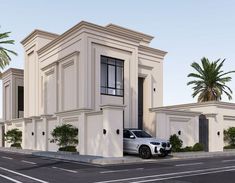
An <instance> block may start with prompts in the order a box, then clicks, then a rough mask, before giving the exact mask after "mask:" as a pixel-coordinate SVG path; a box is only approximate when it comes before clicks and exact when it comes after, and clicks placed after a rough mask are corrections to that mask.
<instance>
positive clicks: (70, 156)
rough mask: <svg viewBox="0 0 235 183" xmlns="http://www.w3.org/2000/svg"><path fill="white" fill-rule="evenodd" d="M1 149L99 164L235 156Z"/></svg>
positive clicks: (227, 153)
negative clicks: (111, 154) (113, 154)
mask: <svg viewBox="0 0 235 183" xmlns="http://www.w3.org/2000/svg"><path fill="white" fill-rule="evenodd" d="M0 151H4V152H10V153H21V154H32V155H35V156H41V157H47V158H55V159H60V160H68V161H76V162H83V163H92V164H99V165H108V164H125V163H143V162H161V161H172V160H180V159H194V158H208V157H220V156H235V150H225V151H224V152H181V153H172V154H171V155H170V156H168V157H166V158H160V157H153V158H152V159H147V160H145V159H141V158H139V157H138V156H131V155H128V156H124V157H121V158H104V157H101V156H89V155H79V153H69V152H48V151H35V150H27V149H12V148H4V147H0Z"/></svg>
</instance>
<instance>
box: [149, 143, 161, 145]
mask: <svg viewBox="0 0 235 183" xmlns="http://www.w3.org/2000/svg"><path fill="white" fill-rule="evenodd" d="M150 144H152V145H160V143H159V142H150Z"/></svg>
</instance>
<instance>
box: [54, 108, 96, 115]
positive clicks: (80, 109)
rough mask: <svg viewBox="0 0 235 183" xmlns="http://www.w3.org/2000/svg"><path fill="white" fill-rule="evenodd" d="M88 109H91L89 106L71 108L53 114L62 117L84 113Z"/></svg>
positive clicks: (88, 110)
mask: <svg viewBox="0 0 235 183" xmlns="http://www.w3.org/2000/svg"><path fill="white" fill-rule="evenodd" d="M90 111H92V109H90V108H78V109H73V110H67V111H60V112H56V113H55V115H56V116H59V117H64V116H72V115H80V114H81V113H83V112H84V113H85V112H90Z"/></svg>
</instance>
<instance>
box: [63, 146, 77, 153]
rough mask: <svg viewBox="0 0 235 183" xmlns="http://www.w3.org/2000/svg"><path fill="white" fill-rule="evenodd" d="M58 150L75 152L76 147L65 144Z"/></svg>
mask: <svg viewBox="0 0 235 183" xmlns="http://www.w3.org/2000/svg"><path fill="white" fill-rule="evenodd" d="M59 151H66V152H77V149H76V147H75V146H66V147H60V148H59Z"/></svg>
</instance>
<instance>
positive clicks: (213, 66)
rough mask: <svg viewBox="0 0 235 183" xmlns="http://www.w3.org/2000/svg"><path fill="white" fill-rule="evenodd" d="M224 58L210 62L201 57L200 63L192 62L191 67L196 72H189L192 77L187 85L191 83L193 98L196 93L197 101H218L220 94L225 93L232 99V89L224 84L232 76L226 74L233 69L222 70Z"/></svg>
mask: <svg viewBox="0 0 235 183" xmlns="http://www.w3.org/2000/svg"><path fill="white" fill-rule="evenodd" d="M224 61H225V59H224V60H222V61H221V60H220V59H218V60H216V61H212V62H210V61H209V60H208V59H207V58H205V57H203V58H202V59H201V65H202V66H200V65H199V64H198V63H196V62H193V63H192V65H191V66H192V67H193V68H194V69H195V70H196V73H190V74H189V75H188V77H192V78H194V79H195V80H192V81H190V82H188V83H187V85H193V90H194V92H193V94H192V96H193V98H194V97H195V96H197V95H198V102H206V101H219V100H221V96H222V94H223V93H225V94H226V95H227V97H228V99H229V100H231V99H232V96H231V94H232V90H231V89H230V88H229V87H228V86H227V85H226V83H227V82H229V81H231V80H232V78H231V77H229V76H227V75H228V74H230V73H234V72H235V71H229V72H224V71H223V70H222V67H223V64H224Z"/></svg>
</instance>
